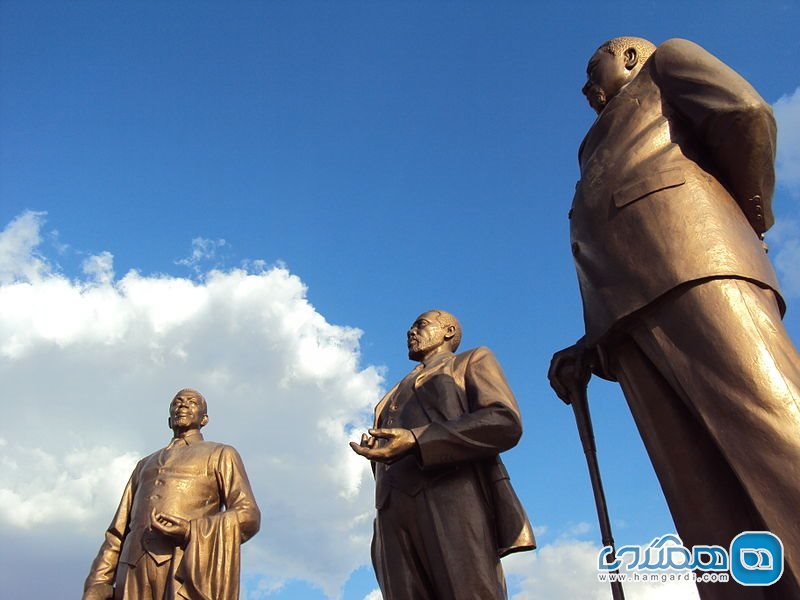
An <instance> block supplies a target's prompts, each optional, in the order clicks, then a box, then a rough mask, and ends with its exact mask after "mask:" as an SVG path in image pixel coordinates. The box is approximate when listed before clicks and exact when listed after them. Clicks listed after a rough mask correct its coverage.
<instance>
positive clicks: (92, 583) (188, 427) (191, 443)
mask: <svg viewBox="0 0 800 600" xmlns="http://www.w3.org/2000/svg"><path fill="white" fill-rule="evenodd" d="M207 422H208V414H207V409H206V401H205V399H204V398H203V396H202V395H201V394H200V393H199V392H197V391H195V390H190V389H184V390H181V391H180V392H178V393H177V394H176V395H175V398H173V399H172V402H171V403H170V407H169V426H170V428H171V429H172V431H173V433H174V437H173V438H172V441H171V442H170V443H169V445H167V447H166V448H163V449H161V450H159V451H158V452H154V453H153V454H151V455H150V456H147V457H146V458H143V459H142V460H140V461H139V464H138V465H136V468H135V469H134V471H133V474H132V475H131V478H130V481H128V485H127V487H126V488H125V492H124V493H123V495H122V500H121V501H120V504H119V508H118V509H117V513H116V515H114V519H113V520H112V521H111V525H109V527H108V530H107V531H106V539H105V541H104V542H103V545H102V546H101V547H100V552H98V554H97V558H95V559H94V562H93V563H92V568H91V571H90V572H89V576H88V577H87V578H86V584H85V585H84V593H83V600H110V599H111V598H114V599H115V600H121V599H124V600H166V599H170V600H173V599H174V600H177V599H180V598H187V599H190V600H195V599H200V598H213V600H238V598H239V545H240V544H241V543H243V542H246V541H247V540H248V539H250V538H251V537H253V535H255V534H256V532H257V531H258V528H259V524H260V520H261V513H260V512H259V510H258V506H256V501H255V498H254V497H253V492H252V490H251V489H250V482H249V481H248V479H247V473H245V470H244V465H243V464H242V459H241V458H239V454H238V453H237V452H236V450H234V449H233V448H231V447H230V446H226V445H224V444H218V443H215V442H207V441H205V440H203V436H202V434H201V433H200V428H201V427H203V426H204V425H205V424H206V423H207Z"/></svg>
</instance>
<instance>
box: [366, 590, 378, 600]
mask: <svg viewBox="0 0 800 600" xmlns="http://www.w3.org/2000/svg"><path fill="white" fill-rule="evenodd" d="M364 600H383V596H382V595H381V591H380V590H372V591H371V592H370V593H369V594H367V595H366V596H364Z"/></svg>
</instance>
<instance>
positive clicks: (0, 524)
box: [0, 212, 382, 598]
mask: <svg viewBox="0 0 800 600" xmlns="http://www.w3.org/2000/svg"><path fill="white" fill-rule="evenodd" d="M43 219H44V216H43V215H42V214H41V213H34V212H27V213H25V214H23V215H21V216H19V217H17V218H16V219H14V221H12V222H11V223H10V224H9V225H8V226H7V227H6V228H5V230H3V231H2V233H0V381H2V382H3V394H2V395H3V401H4V415H3V424H2V427H1V428H0V438H1V439H0V535H3V537H4V538H8V537H10V538H13V539H20V540H26V542H25V543H26V544H27V545H28V546H30V548H28V550H27V551H29V552H30V555H31V556H30V557H41V556H44V555H45V554H46V552H47V551H48V550H47V548H46V547H45V546H44V542H41V543H39V542H36V541H35V540H45V539H47V540H48V543H49V544H51V545H54V546H57V547H58V546H60V545H62V544H67V540H69V543H70V544H73V545H74V544H76V543H77V542H78V541H81V544H82V546H81V547H82V548H90V547H91V548H92V549H91V551H84V552H86V555H83V556H81V557H79V558H80V563H81V564H82V565H83V567H82V569H83V570H82V572H81V573H80V574H79V575H78V576H76V575H74V574H73V575H71V577H72V578H73V580H74V579H78V581H80V579H81V578H82V577H83V576H84V575H85V572H86V569H88V566H89V564H90V562H91V559H92V557H93V552H95V551H96V548H97V547H99V544H100V542H101V540H102V534H103V531H104V529H105V527H106V526H107V524H108V522H109V521H110V520H111V517H112V516H113V513H114V510H115V509H116V505H117V502H118V500H119V496H120V494H121V492H122V489H123V487H124V484H125V482H126V480H127V478H128V477H129V475H130V472H131V470H132V468H133V466H134V464H135V461H136V460H138V458H140V457H142V456H144V455H146V454H148V453H150V452H152V451H154V450H156V449H158V448H159V447H162V446H163V445H165V443H166V442H167V441H168V440H169V436H170V432H169V430H168V429H167V409H168V403H169V400H170V399H171V397H172V395H173V394H174V393H175V392H176V391H177V390H178V389H180V388H182V387H195V388H197V389H199V390H201V391H202V392H203V393H204V395H205V396H206V398H207V400H208V404H209V415H210V423H209V425H208V426H207V427H206V428H205V429H204V433H205V435H206V437H207V438H208V439H213V440H218V441H224V442H227V443H230V444H232V445H234V446H236V448H237V449H238V450H239V451H240V453H241V454H242V457H243V459H244V462H245V466H246V467H247V470H248V473H249V475H250V479H251V481H252V483H253V487H254V491H255V493H256V496H257V498H258V500H259V504H260V506H261V509H262V513H263V521H262V522H263V528H262V532H261V533H260V534H259V535H258V536H256V537H255V538H254V539H253V540H251V541H250V542H248V544H246V545H245V546H244V548H243V571H244V572H243V575H244V577H243V580H245V581H247V582H248V586H250V584H251V583H252V586H251V587H249V588H248V597H250V598H257V597H259V596H261V595H262V594H261V593H260V592H259V590H262V591H263V596H264V597H266V596H267V595H268V593H269V591H270V590H274V589H277V588H278V587H280V586H281V585H282V583H283V582H285V581H287V580H290V579H304V580H306V581H309V582H311V583H312V584H313V585H315V586H317V587H318V588H320V589H321V590H323V591H324V592H325V593H326V594H327V595H328V596H329V597H336V596H337V595H338V594H339V591H340V589H341V586H342V584H343V583H344V581H345V580H346V579H347V577H348V576H349V574H350V573H351V572H352V571H353V570H354V569H355V568H357V567H358V566H359V565H362V564H364V563H366V562H367V561H368V549H369V539H370V535H371V520H372V512H373V509H372V502H371V496H372V486H371V484H370V485H364V481H365V480H367V479H368V478H369V479H370V480H371V474H369V469H368V465H367V462H366V461H364V460H363V459H360V458H359V457H357V456H356V455H355V454H353V453H352V452H351V451H350V449H349V448H348V446H347V442H348V440H350V439H355V438H356V437H357V436H356V432H357V431H360V430H362V429H363V428H365V427H366V426H367V425H368V417H369V413H370V411H371V407H372V405H373V404H374V402H375V401H376V399H377V398H379V396H380V393H381V385H382V377H381V373H380V372H379V370H378V369H376V368H375V367H372V366H363V365H361V364H360V363H359V338H360V336H361V332H360V331H359V330H358V329H355V328H352V327H345V326H338V325H333V324H331V323H328V322H327V321H326V319H325V317H324V316H323V315H321V314H320V313H319V312H318V311H317V310H316V309H315V308H314V307H313V306H312V305H311V304H310V303H309V302H308V300H307V298H306V288H305V286H304V284H303V282H302V281H301V280H300V278H299V277H297V276H296V275H294V274H292V273H291V272H290V271H289V270H288V269H287V268H286V267H284V266H275V267H271V268H266V267H265V266H264V265H263V263H250V266H249V268H247V269H230V270H224V271H223V270H211V271H208V272H204V273H202V276H201V277H200V278H198V280H190V279H186V278H181V277H171V276H166V275H157V276H151V275H146V274H142V273H139V272H137V271H135V270H133V271H130V272H128V273H126V274H125V275H123V276H122V277H121V278H118V277H116V275H115V273H114V268H113V256H112V255H111V254H110V253H108V252H100V253H98V254H96V255H95V256H90V257H89V258H87V259H86V260H85V261H84V263H83V266H82V270H83V272H82V274H80V275H77V276H73V277H70V276H67V275H65V274H64V273H61V272H59V270H58V269H57V268H55V267H54V266H53V265H52V263H51V262H49V261H48V259H47V257H45V256H43V255H41V254H39V247H40V243H41V240H42V233H41V230H42V224H43ZM217 245H219V244H217ZM199 248H200V249H199V250H198V245H197V244H195V249H194V250H193V256H194V252H195V251H198V252H200V253H202V252H203V249H202V244H201V245H200V246H199ZM201 258H202V256H199V255H198V257H197V259H198V260H200V259H201ZM254 265H255V267H256V268H254ZM53 532H61V533H59V534H55V533H53ZM55 535H61V536H63V537H61V538H58V539H54V537H53V536H55ZM37 543H39V546H37V545H36V544H37ZM20 548H22V546H20ZM25 552H26V551H25V550H24V549H19V550H18V551H17V552H15V553H9V554H8V555H7V556H3V557H2V561H0V562H3V563H4V566H3V581H4V582H5V583H4V586H6V587H7V589H6V590H5V591H6V592H8V593H10V594H12V596H13V593H14V587H13V586H14V585H18V586H19V587H18V588H17V589H18V590H19V593H22V591H21V590H23V589H27V590H29V588H25V587H24V586H26V585H27V584H28V583H29V581H22V580H19V581H16V582H15V580H14V578H15V577H16V576H17V575H16V573H15V567H14V565H17V566H18V567H17V568H18V569H19V570H20V572H22V571H24V568H23V567H22V561H24V560H26V555H25ZM30 557H29V558H30ZM39 560H41V558H39ZM76 560H78V559H76ZM9 578H10V579H9ZM8 586H11V588H8ZM26 594H28V595H25V594H23V595H25V597H32V598H35V597H36V596H35V595H34V596H31V595H30V592H29V591H26ZM70 595H74V592H71V593H70ZM20 597H21V596H20ZM41 597H45V596H41Z"/></svg>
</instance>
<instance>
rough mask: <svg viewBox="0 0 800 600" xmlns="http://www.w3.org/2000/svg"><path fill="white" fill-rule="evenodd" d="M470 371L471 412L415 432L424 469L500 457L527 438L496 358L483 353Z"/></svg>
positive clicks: (469, 363)
mask: <svg viewBox="0 0 800 600" xmlns="http://www.w3.org/2000/svg"><path fill="white" fill-rule="evenodd" d="M455 369H456V370H458V367H456V368H455ZM464 369H465V370H464V381H463V390H464V396H465V403H466V412H464V414H462V415H460V416H459V417H457V418H455V419H451V420H448V421H439V422H436V421H435V422H432V423H429V424H427V425H424V426H422V427H417V428H414V429H412V433H413V434H414V437H415V438H416V439H417V444H418V447H419V457H420V463H421V464H422V466H423V468H429V467H438V466H444V465H448V464H453V463H459V462H463V461H474V460H480V459H483V458H489V457H492V456H496V455H497V454H499V453H500V452H503V451H505V450H508V449H509V448H512V447H514V446H515V445H516V444H517V442H518V441H519V438H520V436H521V435H522V419H521V417H520V413H519V406H517V401H516V399H515V398H514V394H513V393H512V392H511V389H510V388H509V387H508V383H507V382H506V378H505V375H504V374H503V370H502V369H501V368H500V364H499V363H498V362H497V359H496V358H495V357H494V355H493V354H492V352H491V351H490V350H489V349H488V348H485V347H481V348H477V349H476V350H474V351H473V352H472V353H471V354H470V356H469V358H468V359H467V364H466V366H465V367H464ZM456 387H457V388H460V382H459V381H456Z"/></svg>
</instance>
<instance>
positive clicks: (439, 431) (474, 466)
mask: <svg viewBox="0 0 800 600" xmlns="http://www.w3.org/2000/svg"><path fill="white" fill-rule="evenodd" d="M409 377H412V378H413V384H412V387H411V389H412V390H413V394H414V397H415V399H416V401H418V402H419V405H420V407H421V408H422V410H423V412H424V413H425V415H426V419H425V420H426V421H427V422H426V423H425V424H424V425H420V426H417V427H413V428H412V430H411V431H412V433H413V434H414V437H415V438H416V440H417V445H418V455H417V457H406V458H404V459H402V460H400V461H398V462H397V463H395V464H394V465H391V466H388V467H387V466H386V465H383V464H375V465H374V466H375V471H376V473H375V474H376V479H377V482H376V506H377V507H378V508H379V509H380V508H381V507H382V506H383V505H384V504H385V502H386V500H387V498H388V495H389V492H390V485H389V484H388V482H387V481H386V480H387V479H388V475H389V473H390V471H391V470H392V469H395V470H396V471H397V470H399V472H400V473H401V474H402V476H401V477H399V478H398V477H394V478H393V479H394V481H393V482H392V485H393V486H395V487H399V489H400V490H401V491H402V492H403V493H407V494H411V495H414V494H417V493H419V492H420V491H421V490H422V489H425V488H429V487H435V484H436V481H437V480H438V479H439V478H441V477H444V476H450V475H453V474H455V473H456V472H458V471H462V472H467V473H469V474H470V476H472V475H471V474H472V473H475V476H477V477H478V479H479V482H480V485H481V488H482V490H483V493H484V500H485V502H486V503H485V505H484V504H482V505H481V506H488V507H489V510H490V511H491V512H492V517H493V518H494V523H495V529H496V534H497V543H498V553H499V554H500V556H504V555H506V554H509V553H511V552H516V551H521V550H531V549H533V548H535V547H536V543H535V540H534V536H533V530H532V528H531V525H530V522H529V521H528V518H527V516H526V514H525V510H524V508H523V507H522V504H521V503H520V501H519V499H518V498H517V496H516V494H515V493H514V490H513V488H512V487H511V483H510V480H509V476H508V472H507V471H506V469H505V467H504V466H503V463H502V462H501V460H500V457H499V453H500V452H503V451H505V450H508V449H509V448H511V447H513V446H515V445H516V444H517V442H518V441H519V438H520V436H521V435H522V422H521V418H520V413H519V406H518V405H517V401H516V399H515V398H514V394H513V393H512V392H511V389H510V388H509V387H508V383H507V382H506V379H505V375H504V374H503V371H502V369H501V368H500V365H499V363H498V362H497V360H496V359H495V357H494V355H493V354H492V352H491V351H490V350H489V349H488V348H485V347H480V348H476V349H474V350H468V351H466V352H463V353H461V354H458V355H454V354H451V353H447V354H445V355H440V356H438V357H436V358H435V359H434V360H433V361H432V362H431V363H430V364H429V365H427V366H424V367H423V366H422V365H420V366H418V367H417V368H416V369H414V371H412V372H411V374H409ZM401 385H402V382H401V383H400V384H398V385H396V386H395V387H394V388H392V389H391V390H390V391H389V393H388V394H386V396H384V398H383V399H382V400H381V401H380V402H379V403H378V405H377V406H376V408H375V425H376V426H378V424H379V423H381V417H382V416H383V414H384V412H385V411H386V410H387V407H388V406H390V405H391V403H392V401H393V400H395V399H396V398H395V397H396V395H397V394H398V391H399V390H401ZM397 426H401V427H402V426H403V424H402V423H398V424H397Z"/></svg>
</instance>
